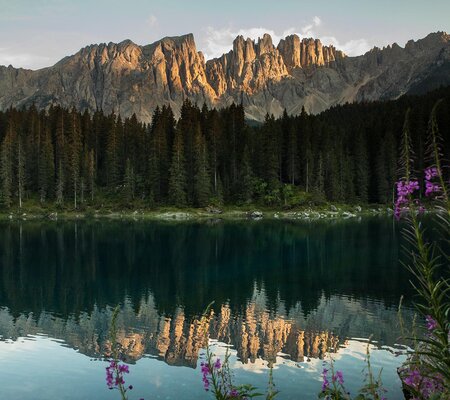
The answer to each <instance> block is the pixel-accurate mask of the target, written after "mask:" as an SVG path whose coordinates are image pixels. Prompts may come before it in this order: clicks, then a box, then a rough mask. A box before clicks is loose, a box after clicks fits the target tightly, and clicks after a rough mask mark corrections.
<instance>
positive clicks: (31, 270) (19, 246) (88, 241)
mask: <svg viewBox="0 0 450 400" xmlns="http://www.w3.org/2000/svg"><path fill="white" fill-rule="evenodd" d="M400 245H401V238H400V235H399V227H398V226H397V224H393V222H392V220H391V219H389V218H374V219H363V220H362V221H350V220H348V221H336V222H329V221H328V222H315V223H299V222H281V221H280V222H279V221H255V222H251V221H242V222H216V223H212V222H211V223H179V224H170V223H155V222H151V223H150V222H112V221H92V222H48V223H44V222H37V223H35V222H28V221H27V222H21V223H19V222H2V223H0V338H1V341H0V375H1V376H2V377H3V382H6V384H2V385H1V386H0V398H1V399H3V398H8V399H9V398H14V399H53V398H55V399H56V398H57V399H80V398H86V399H91V398H92V399H113V398H118V394H117V393H115V392H111V391H108V390H107V388H106V385H105V384H104V367H105V362H104V361H102V360H101V358H102V355H103V354H105V352H106V351H107V348H108V343H107V341H108V329H109V324H110V318H111V313H112V309H113V308H114V307H115V305H116V304H121V307H122V308H121V313H120V316H119V321H118V324H119V328H120V329H119V338H120V341H121V342H122V344H123V346H124V347H125V348H126V358H127V362H129V363H131V364H133V365H132V366H131V368H130V370H131V374H130V376H129V377H128V381H129V383H133V385H134V387H135V390H134V391H135V393H133V395H132V398H140V397H144V398H146V399H153V398H162V399H169V398H178V399H179V398H186V399H197V398H208V396H207V394H206V393H204V392H203V390H202V384H201V374H200V371H199V368H198V365H199V363H200V359H201V357H202V355H203V354H204V350H203V347H204V343H203V340H202V337H199V332H198V319H199V316H200V315H201V313H202V311H203V310H204V308H205V306H206V305H207V304H209V303H210V302H211V301H212V300H214V301H215V304H214V319H213V321H212V323H211V326H210V339H211V340H212V343H213V346H214V348H215V352H216V353H217V354H223V353H224V352H225V350H224V349H225V347H226V345H229V346H231V347H230V349H231V353H232V358H231V360H232V367H233V370H234V371H235V375H236V380H237V381H238V382H241V381H242V382H250V383H252V384H254V385H257V386H260V387H262V388H265V386H266V382H267V373H268V367H267V366H268V364H271V365H273V366H274V377H275V382H276V384H277V388H278V389H279V390H280V392H281V393H280V395H279V398H280V399H297V398H305V399H309V398H315V397H316V394H317V393H318V392H319V391H320V386H321V382H320V371H321V370H322V363H323V358H324V356H325V352H326V349H327V348H330V347H331V348H334V349H335V353H334V354H333V357H334V358H335V360H336V364H337V368H338V369H342V370H343V371H344V376H346V377H347V378H346V379H347V381H348V382H349V388H350V390H351V391H352V392H355V390H356V388H357V387H358V385H360V384H361V383H362V379H363V374H361V370H362V368H363V367H364V353H365V348H366V342H367V339H368V338H369V337H370V336H372V340H373V341H374V344H373V345H372V346H371V348H372V360H373V364H374V366H375V368H380V367H383V371H384V372H383V379H384V381H385V384H386V388H387V389H388V393H387V397H388V398H389V399H397V398H401V394H400V388H399V382H398V379H397V377H396V375H395V368H396V367H397V366H398V365H399V364H400V363H401V362H402V360H403V359H404V356H403V355H399V354H400V353H401V351H400V348H399V347H398V345H397V343H398V342H399V340H398V338H399V336H400V333H399V329H398V317H397V306H398V302H399V299H400V296H401V295H405V309H404V314H405V319H406V323H408V322H409V321H410V320H411V318H412V311H411V309H410V308H409V306H408V304H410V303H409V300H410V298H411V295H412V291H411V289H410V286H409V283H408V279H409V275H408V273H407V272H406V271H405V269H404V268H403V267H402V266H401V265H400V262H399V258H400V254H401V250H400ZM127 383H128V382H127ZM299 393H301V396H300V395H299Z"/></svg>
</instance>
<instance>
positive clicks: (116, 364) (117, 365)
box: [106, 306, 143, 400]
mask: <svg viewBox="0 0 450 400" xmlns="http://www.w3.org/2000/svg"><path fill="white" fill-rule="evenodd" d="M119 310H120V308H119V306H117V307H116V308H115V309H114V312H113V316H112V320H111V329H110V332H109V335H110V340H111V349H112V359H110V360H109V365H108V366H107V367H106V385H107V386H108V389H111V390H112V389H117V390H118V391H119V393H120V398H121V399H122V400H128V397H127V392H128V391H129V390H132V389H133V385H128V387H127V386H125V379H124V374H129V373H130V369H129V367H128V365H126V364H124V363H121V362H120V357H119V348H118V343H117V327H116V322H117V316H118V315H119ZM140 400H143V399H140Z"/></svg>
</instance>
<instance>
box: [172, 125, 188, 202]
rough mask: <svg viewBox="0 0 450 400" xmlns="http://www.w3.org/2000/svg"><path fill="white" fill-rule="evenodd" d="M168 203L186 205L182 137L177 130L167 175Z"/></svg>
mask: <svg viewBox="0 0 450 400" xmlns="http://www.w3.org/2000/svg"><path fill="white" fill-rule="evenodd" d="M169 201H170V203H171V204H173V205H176V206H179V207H182V206H185V205H186V202H187V198H186V172H185V162H184V148H183V136H182V133H181V132H180V130H179V129H178V130H177V131H176V133H175V139H174V142H173V149H172V162H171V165H170V175H169Z"/></svg>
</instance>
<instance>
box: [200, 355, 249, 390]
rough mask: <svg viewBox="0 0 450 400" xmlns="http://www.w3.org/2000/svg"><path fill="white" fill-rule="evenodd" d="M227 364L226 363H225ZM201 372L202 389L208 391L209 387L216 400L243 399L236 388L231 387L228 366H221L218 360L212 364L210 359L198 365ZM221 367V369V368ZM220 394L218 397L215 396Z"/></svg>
mask: <svg viewBox="0 0 450 400" xmlns="http://www.w3.org/2000/svg"><path fill="white" fill-rule="evenodd" d="M226 360H227V358H226ZM226 363H228V361H226ZM200 366H201V372H202V381H203V388H204V389H205V391H207V392H208V391H209V390H210V387H211V388H212V391H213V392H214V394H215V395H216V398H223V399H238V398H239V399H243V398H245V397H242V396H240V393H239V391H238V389H237V388H235V387H233V385H232V383H231V377H230V376H229V371H228V366H227V365H222V362H221V360H220V358H217V359H216V361H214V362H213V363H212V362H211V359H209V361H207V362H202V363H201V364H200ZM222 367H223V368H222ZM219 393H220V397H218V396H217V395H218V394H219Z"/></svg>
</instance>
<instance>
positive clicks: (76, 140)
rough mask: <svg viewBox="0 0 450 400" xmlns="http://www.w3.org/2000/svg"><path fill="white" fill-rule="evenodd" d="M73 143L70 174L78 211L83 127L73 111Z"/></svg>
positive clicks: (75, 205)
mask: <svg viewBox="0 0 450 400" xmlns="http://www.w3.org/2000/svg"><path fill="white" fill-rule="evenodd" d="M70 118H71V143H70V172H71V179H72V187H73V203H74V208H75V209H76V208H77V206H78V204H77V195H78V190H79V181H80V169H81V168H80V166H81V162H80V159H81V148H82V147H81V146H82V144H81V127H80V120H79V118H78V113H77V112H76V111H75V110H72V112H71V115H70Z"/></svg>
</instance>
